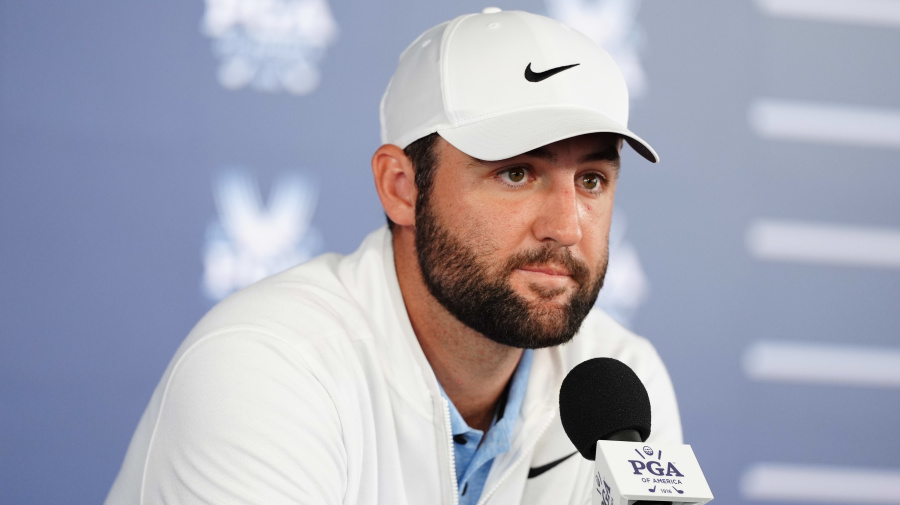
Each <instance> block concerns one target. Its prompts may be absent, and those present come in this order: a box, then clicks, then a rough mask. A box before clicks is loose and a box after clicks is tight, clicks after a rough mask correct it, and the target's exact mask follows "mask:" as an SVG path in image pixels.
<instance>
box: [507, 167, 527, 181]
mask: <svg viewBox="0 0 900 505" xmlns="http://www.w3.org/2000/svg"><path fill="white" fill-rule="evenodd" d="M506 177H507V178H508V179H509V181H510V182H522V181H524V180H525V169H523V168H510V169H509V170H507V171H506Z"/></svg>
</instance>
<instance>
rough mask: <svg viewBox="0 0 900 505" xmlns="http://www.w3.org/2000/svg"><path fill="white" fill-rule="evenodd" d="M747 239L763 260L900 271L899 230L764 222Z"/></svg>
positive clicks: (750, 232) (757, 225)
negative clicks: (895, 269)
mask: <svg viewBox="0 0 900 505" xmlns="http://www.w3.org/2000/svg"><path fill="white" fill-rule="evenodd" d="M745 237H746V243H747V248H748V249H749V250H750V253H751V254H753V255H754V256H755V257H757V258H758V259H761V260H768V261H796V262H801V263H825V264H832V265H847V266H857V267H874V268H900V230H896V229H891V228H876V227H863V226H846V225H834V224H825V223H810V222H801V221H780V220H766V219H763V220H759V221H756V222H755V223H752V224H751V225H750V227H749V228H748V229H747V233H746V235H745Z"/></svg>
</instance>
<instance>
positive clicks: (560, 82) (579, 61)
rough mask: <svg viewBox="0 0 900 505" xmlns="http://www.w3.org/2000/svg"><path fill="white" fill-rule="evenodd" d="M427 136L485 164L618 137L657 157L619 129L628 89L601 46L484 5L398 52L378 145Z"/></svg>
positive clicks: (540, 20) (551, 23)
mask: <svg viewBox="0 0 900 505" xmlns="http://www.w3.org/2000/svg"><path fill="white" fill-rule="evenodd" d="M434 132H437V133H438V134H440V136H441V137H443V138H444V139H445V140H446V141H447V142H449V143H450V144H452V145H453V146H454V147H456V148H457V149H459V150H460V151H462V152H464V153H466V154H468V155H469V156H472V157H474V158H478V159H481V160H486V161H495V160H501V159H506V158H511V157H513V156H517V155H519V154H522V153H525V152H528V151H531V150H532V149H536V148H538V147H541V146H544V145H547V144H550V143H553V142H556V141H558V140H562V139H566V138H570V137H574V136H576V135H583V134H586V133H595V132H610V133H618V134H620V135H622V136H623V137H625V139H626V140H627V142H628V143H629V144H630V145H631V147H632V148H634V150H635V151H637V152H638V153H639V154H641V155H642V156H643V157H644V158H647V159H648V160H650V161H652V162H654V163H656V162H658V161H659V157H658V156H657V155H656V151H654V150H653V148H652V147H650V145H649V144H647V143H646V142H644V141H643V140H642V139H641V138H640V137H638V136H637V135H635V134H634V133H632V132H631V131H630V130H629V129H628V89H627V87H626V85H625V79H624V78H623V77H622V72H621V71H620V70H619V67H618V66H617V65H616V63H615V62H614V61H613V59H612V58H611V57H610V56H609V54H607V53H606V51H604V50H603V49H602V48H600V47H599V46H598V45H596V44H595V43H594V42H593V41H592V40H590V39H589V38H588V37H587V36H585V35H584V34H582V33H580V32H578V31H576V30H574V29H572V28H569V27H568V26H566V25H564V24H562V23H560V22H559V21H556V20H555V19H550V18H547V17H544V16H538V15H536V14H531V13H528V12H522V11H505V12H504V11H500V9H497V8H494V7H490V8H487V9H485V10H484V12H482V13H481V14H468V15H464V16H460V17H458V18H456V19H454V20H452V21H448V22H446V23H443V24H440V25H438V26H435V27H434V28H431V29H430V30H428V31H426V32H425V33H423V34H422V35H420V36H419V38H417V39H416V40H415V41H414V42H413V43H412V44H411V45H410V46H409V47H407V48H406V50H405V51H403V54H401V55H400V63H399V65H398V67H397V71H396V72H395V73H394V76H393V77H392V78H391V82H390V83H389V84H388V87H387V90H386V91H385V92H384V96H383V97H382V99H381V141H382V143H384V144H394V145H397V146H399V147H401V148H406V146H408V145H409V144H411V143H412V142H413V141H415V140H418V139H420V138H422V137H424V136H426V135H429V134H431V133H434Z"/></svg>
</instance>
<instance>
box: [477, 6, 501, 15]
mask: <svg viewBox="0 0 900 505" xmlns="http://www.w3.org/2000/svg"><path fill="white" fill-rule="evenodd" d="M502 10H503V9H501V8H500V7H485V8H484V10H483V11H481V13H482V14H496V13H498V12H501V11H502Z"/></svg>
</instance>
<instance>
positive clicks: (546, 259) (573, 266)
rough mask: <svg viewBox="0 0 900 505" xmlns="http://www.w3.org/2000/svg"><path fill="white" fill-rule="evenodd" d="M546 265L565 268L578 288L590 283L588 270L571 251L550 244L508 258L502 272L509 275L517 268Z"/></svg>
mask: <svg viewBox="0 0 900 505" xmlns="http://www.w3.org/2000/svg"><path fill="white" fill-rule="evenodd" d="M547 264H555V265H561V266H563V267H565V268H566V270H568V271H569V275H570V276H571V277H572V280H574V281H575V282H576V283H578V285H579V286H584V285H586V284H587V283H588V282H589V281H590V277H591V273H590V269H589V268H588V266H587V265H586V264H585V262H584V261H582V260H580V259H578V258H576V257H575V256H574V255H572V251H570V250H569V249H568V248H565V247H563V248H559V247H553V246H552V245H550V244H546V245H544V246H543V247H539V248H537V249H530V250H527V251H522V252H518V253H516V254H514V255H512V256H510V257H509V258H508V259H507V260H506V264H505V265H504V267H503V271H504V272H505V273H506V274H507V275H509V274H511V273H512V272H513V271H514V270H516V269H518V268H522V267H529V266H541V265H547Z"/></svg>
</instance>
